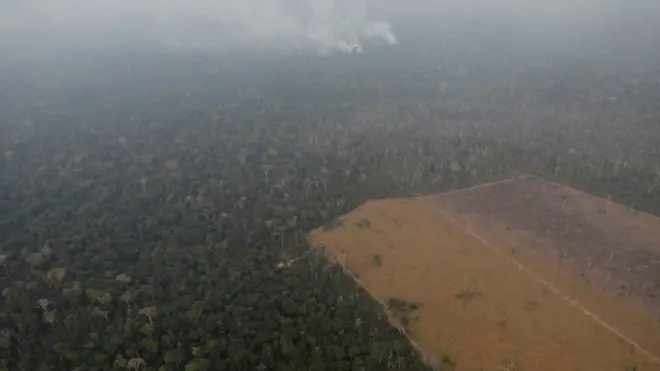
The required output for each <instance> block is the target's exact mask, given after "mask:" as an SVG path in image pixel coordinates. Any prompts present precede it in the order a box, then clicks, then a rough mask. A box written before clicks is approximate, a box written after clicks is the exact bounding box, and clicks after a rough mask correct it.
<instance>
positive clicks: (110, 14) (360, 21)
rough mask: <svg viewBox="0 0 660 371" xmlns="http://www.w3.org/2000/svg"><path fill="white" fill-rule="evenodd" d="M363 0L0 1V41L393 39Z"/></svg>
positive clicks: (180, 45) (215, 45) (258, 43)
mask: <svg viewBox="0 0 660 371" xmlns="http://www.w3.org/2000/svg"><path fill="white" fill-rule="evenodd" d="M367 5H368V4H367V1H366V0H357V1H356V0H313V1H303V0H271V1H258V0H215V1H214V0H192V1H190V0H144V1H131V0H115V1H106V0H101V1H98V0H97V1H85V0H59V1H45V0H22V1H13V2H11V3H9V4H7V5H5V6H4V8H5V10H4V11H2V12H1V15H0V35H1V36H0V42H3V43H4V44H5V45H11V46H17V45H20V46H22V47H24V48H27V47H30V46H32V47H40V48H43V47H48V46H55V45H57V46H61V45H74V46H79V45H84V46H87V47H99V48H102V47H105V46H107V45H111V44H123V45H126V44H134V45H135V44H145V43H146V44H158V45H161V46H166V47H170V48H176V49H190V50H196V49H202V50H205V51H206V50H208V51H214V50H224V49H227V48H232V47H235V46H242V47H248V48H265V49H274V50H282V49H288V50H291V49H296V50H301V49H304V50H313V51H316V52H322V53H327V52H330V51H333V50H339V51H351V50H353V51H354V50H361V49H362V47H363V45H364V44H365V43H370V42H378V43H388V44H393V43H395V42H396V38H395V36H394V34H393V33H392V31H391V29H390V25H389V23H387V22H386V21H382V20H372V19H370V18H369V16H368V9H367Z"/></svg>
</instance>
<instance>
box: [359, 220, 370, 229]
mask: <svg viewBox="0 0 660 371" xmlns="http://www.w3.org/2000/svg"><path fill="white" fill-rule="evenodd" d="M355 225H356V226H357V227H358V228H371V222H370V221H369V220H368V219H360V220H358V221H357V223H355Z"/></svg>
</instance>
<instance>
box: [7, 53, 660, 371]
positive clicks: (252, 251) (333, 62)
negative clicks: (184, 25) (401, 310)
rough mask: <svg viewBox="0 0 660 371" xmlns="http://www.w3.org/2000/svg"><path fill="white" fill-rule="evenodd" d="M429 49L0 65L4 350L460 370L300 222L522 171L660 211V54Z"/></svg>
mask: <svg viewBox="0 0 660 371" xmlns="http://www.w3.org/2000/svg"><path fill="white" fill-rule="evenodd" d="M428 50H429V49H428V48H422V47H417V46H415V47H413V46H405V45H400V46H395V47H391V48H383V49H377V50H373V51H370V52H368V53H365V54H350V55H337V56H330V57H325V58H323V57H313V56H298V57H287V56H280V57H275V58H273V57H259V56H241V57H240V58H238V57H237V58H234V59H232V58H221V57H212V56H202V55H185V56H182V55H179V56H176V55H166V54H154V53H146V52H145V53H139V52H133V53H127V54H125V55H122V56H117V55H112V56H110V57H109V56H107V55H103V54H101V55H96V54H92V53H89V54H81V55H79V56H76V58H75V59H76V60H77V62H76V65H75V66H70V67H68V66H66V65H65V64H63V65H62V66H61V67H58V68H59V69H58V72H57V73H52V72H51V70H52V67H50V66H44V65H39V64H38V63H37V64H36V65H34V66H21V67H12V66H9V65H7V66H3V70H2V71H3V72H2V76H0V78H1V79H2V81H3V87H4V88H3V90H2V91H1V92H0V133H1V134H0V149H1V150H2V152H3V154H2V158H1V159H0V236H2V238H1V239H0V265H1V267H0V289H1V290H2V295H1V296H0V370H12V371H13V370H24V371H39V370H76V371H86V370H126V369H128V370H186V371H198V370H231V371H238V370H264V371H265V370H312V371H320V370H328V371H329V370H332V371H341V370H346V371H349V370H350V371H359V370H406V371H414V370H427V369H430V368H431V366H434V367H438V368H444V369H450V367H452V362H451V360H450V359H448V358H446V359H444V361H445V362H440V363H441V364H439V365H438V364H434V365H426V364H425V363H424V362H423V361H422V359H421V357H420V356H419V355H418V354H417V353H416V351H415V349H414V348H413V347H412V346H411V345H410V344H409V343H408V341H407V340H406V337H405V336H404V335H402V334H400V333H399V331H398V330H396V329H395V328H393V327H391V326H390V325H389V323H388V319H387V316H386V315H385V313H383V311H382V310H381V308H380V306H379V304H378V303H376V302H375V301H374V300H372V299H371V298H370V297H369V296H368V295H367V294H366V293H365V292H363V291H361V290H360V289H359V288H358V287H356V285H355V284H354V282H353V281H352V280H351V279H350V277H347V276H345V275H344V273H343V272H342V270H341V269H340V268H339V267H338V266H336V265H334V264H333V263H332V262H328V261H325V260H323V259H322V258H321V257H319V256H318V255H317V254H314V253H311V254H310V253H306V252H307V251H308V248H309V246H308V245H307V242H306V234H307V232H309V231H310V230H312V229H314V228H318V227H321V226H323V225H325V224H326V223H330V222H331V221H332V220H334V219H335V218H336V217H338V216H339V215H341V214H343V213H345V212H347V211H349V210H351V209H353V208H355V207H357V206H358V205H360V204H361V203H363V202H364V201H366V200H368V199H372V198H380V197H394V196H410V195H416V194H425V193H433V192H440V191H444V190H448V189H453V188H460V187H467V186H470V185H474V184H479V183H483V182H486V181H492V180H496V179H502V178H506V177H510V176H512V175H516V174H521V173H533V174H538V175H541V176H544V177H547V178H550V179H553V180H557V181H560V182H563V183H566V184H570V185H573V186H575V187H577V188H580V189H584V190H587V191H589V192H591V193H593V194H596V195H600V196H604V197H610V198H612V199H614V200H618V201H620V202H622V203H624V204H626V205H630V206H631V207H635V208H638V209H640V210H645V211H649V212H653V213H656V214H660V169H659V166H660V150H659V149H658V148H657V143H660V122H659V121H658V117H659V116H658V114H659V113H660V108H659V107H658V106H657V102H658V101H660V84H658V83H657V76H656V75H655V74H657V72H658V71H655V70H653V69H643V68H640V69H639V70H636V71H634V73H629V74H625V75H624V74H622V73H621V72H620V71H618V70H617V68H615V67H610V66H607V65H606V64H603V65H601V66H600V67H601V68H600V69H598V68H594V67H593V65H592V64H590V62H588V61H584V60H575V61H562V62H556V61H551V62H539V61H537V60H534V61H533V62H531V61H530V60H528V59H521V60H502V59H498V58H497V55H495V56H493V55H491V56H490V57H488V58H485V57H484V58H482V57H483V55H481V54H480V53H484V52H483V51H476V50H475V51H470V50H467V51H465V50H464V51H461V52H460V53H459V52H456V51H453V50H449V49H446V48H445V49H438V51H436V52H429V51H428ZM487 52H488V53H492V51H487ZM501 54H502V55H505V54H506V53H504V52H502V53H501ZM69 57H70V56H69ZM502 58H504V57H502ZM51 62H52V61H51ZM300 256H302V258H300V259H296V260H295V261H294V262H292V263H289V262H290V261H291V260H293V259H295V258H297V257H300Z"/></svg>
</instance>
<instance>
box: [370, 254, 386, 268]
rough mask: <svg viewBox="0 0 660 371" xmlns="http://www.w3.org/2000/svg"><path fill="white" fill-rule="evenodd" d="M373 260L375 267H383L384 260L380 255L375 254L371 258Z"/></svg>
mask: <svg viewBox="0 0 660 371" xmlns="http://www.w3.org/2000/svg"><path fill="white" fill-rule="evenodd" d="M371 260H373V262H374V265H375V266H377V267H380V266H382V265H383V258H381V256H380V255H378V254H374V255H373V256H372V257H371Z"/></svg>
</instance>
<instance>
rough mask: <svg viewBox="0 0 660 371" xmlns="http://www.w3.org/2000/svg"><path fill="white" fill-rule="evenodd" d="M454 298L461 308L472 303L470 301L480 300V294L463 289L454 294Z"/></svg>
mask: <svg viewBox="0 0 660 371" xmlns="http://www.w3.org/2000/svg"><path fill="white" fill-rule="evenodd" d="M454 297H455V298H456V299H458V300H460V301H461V303H462V304H463V306H467V305H468V304H470V302H472V300H475V299H477V298H480V297H481V293H480V292H478V291H475V290H473V289H463V290H461V291H459V292H458V293H456V294H455V295H454Z"/></svg>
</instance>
